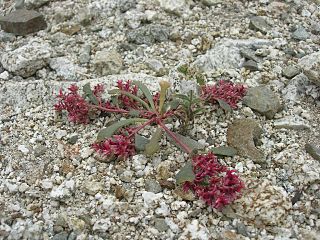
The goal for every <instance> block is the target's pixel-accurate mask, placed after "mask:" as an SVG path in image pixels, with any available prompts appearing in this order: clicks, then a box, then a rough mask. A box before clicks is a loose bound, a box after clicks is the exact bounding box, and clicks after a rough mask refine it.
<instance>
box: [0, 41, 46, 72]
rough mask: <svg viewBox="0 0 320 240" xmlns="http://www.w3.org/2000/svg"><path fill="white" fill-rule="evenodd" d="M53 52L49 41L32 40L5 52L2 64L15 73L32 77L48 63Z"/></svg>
mask: <svg viewBox="0 0 320 240" xmlns="http://www.w3.org/2000/svg"><path fill="white" fill-rule="evenodd" d="M51 54H52V49H51V47H50V45H49V44H48V43H46V42H43V41H37V40H32V41H31V42H29V43H28V44H26V45H24V46H22V47H20V48H17V49H15V50H13V51H7V52H5V53H4V54H3V55H2V57H1V64H2V66H3V67H4V68H5V69H6V70H8V71H9V72H12V73H13V74H15V75H19V76H21V77H30V76H32V75H33V74H34V73H36V71H37V70H39V69H41V68H43V67H45V66H46V65H47V60H48V59H49V58H50V57H51Z"/></svg>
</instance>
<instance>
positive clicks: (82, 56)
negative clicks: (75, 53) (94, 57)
mask: <svg viewBox="0 0 320 240" xmlns="http://www.w3.org/2000/svg"><path fill="white" fill-rule="evenodd" d="M90 53H91V45H84V46H83V47H82V48H81V50H80V52H79V62H80V63H81V64H86V63H89V62H90Z"/></svg>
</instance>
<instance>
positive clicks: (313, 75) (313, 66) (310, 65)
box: [298, 51, 320, 86]
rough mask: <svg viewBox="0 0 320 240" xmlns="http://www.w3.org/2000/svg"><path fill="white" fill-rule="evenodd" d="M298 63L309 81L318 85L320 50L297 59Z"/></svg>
mask: <svg viewBox="0 0 320 240" xmlns="http://www.w3.org/2000/svg"><path fill="white" fill-rule="evenodd" d="M298 65H299V66H300V67H301V69H302V71H303V73H304V74H305V75H306V76H307V77H308V79H309V80H310V81H312V82H313V83H314V84H316V85H318V86H320V51H318V52H315V53H312V54H310V55H307V56H305V57H303V58H301V59H299V61H298Z"/></svg>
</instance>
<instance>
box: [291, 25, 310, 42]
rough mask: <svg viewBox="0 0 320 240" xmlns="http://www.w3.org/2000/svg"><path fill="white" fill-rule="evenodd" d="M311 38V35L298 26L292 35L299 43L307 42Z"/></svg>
mask: <svg viewBox="0 0 320 240" xmlns="http://www.w3.org/2000/svg"><path fill="white" fill-rule="evenodd" d="M309 37H310V33H308V32H307V30H306V29H305V28H304V27H302V26H298V27H297V29H296V30H295V31H294V32H293V33H292V38H293V39H295V40H298V41H305V40H307V39H308V38H309Z"/></svg>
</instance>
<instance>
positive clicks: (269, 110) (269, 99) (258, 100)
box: [243, 85, 282, 119]
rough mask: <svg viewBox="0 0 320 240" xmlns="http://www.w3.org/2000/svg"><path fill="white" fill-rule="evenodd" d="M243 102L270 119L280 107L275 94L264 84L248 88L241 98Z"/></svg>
mask: <svg viewBox="0 0 320 240" xmlns="http://www.w3.org/2000/svg"><path fill="white" fill-rule="evenodd" d="M243 104H245V105H246V106H248V107H250V108H251V109H253V110H255V111H257V112H259V113H261V114H262V115H264V116H266V117H267V118H268V119H272V118H273V117H274V115H275V114H276V113H277V112H278V111H279V110H281V108H282V107H281V103H280V100H279V98H278V97H277V95H276V94H275V93H274V92H273V91H271V90H270V88H268V87H267V86H264V85H262V86H258V87H254V88H250V89H249V90H248V91H247V94H246V96H245V97H244V98H243Z"/></svg>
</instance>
